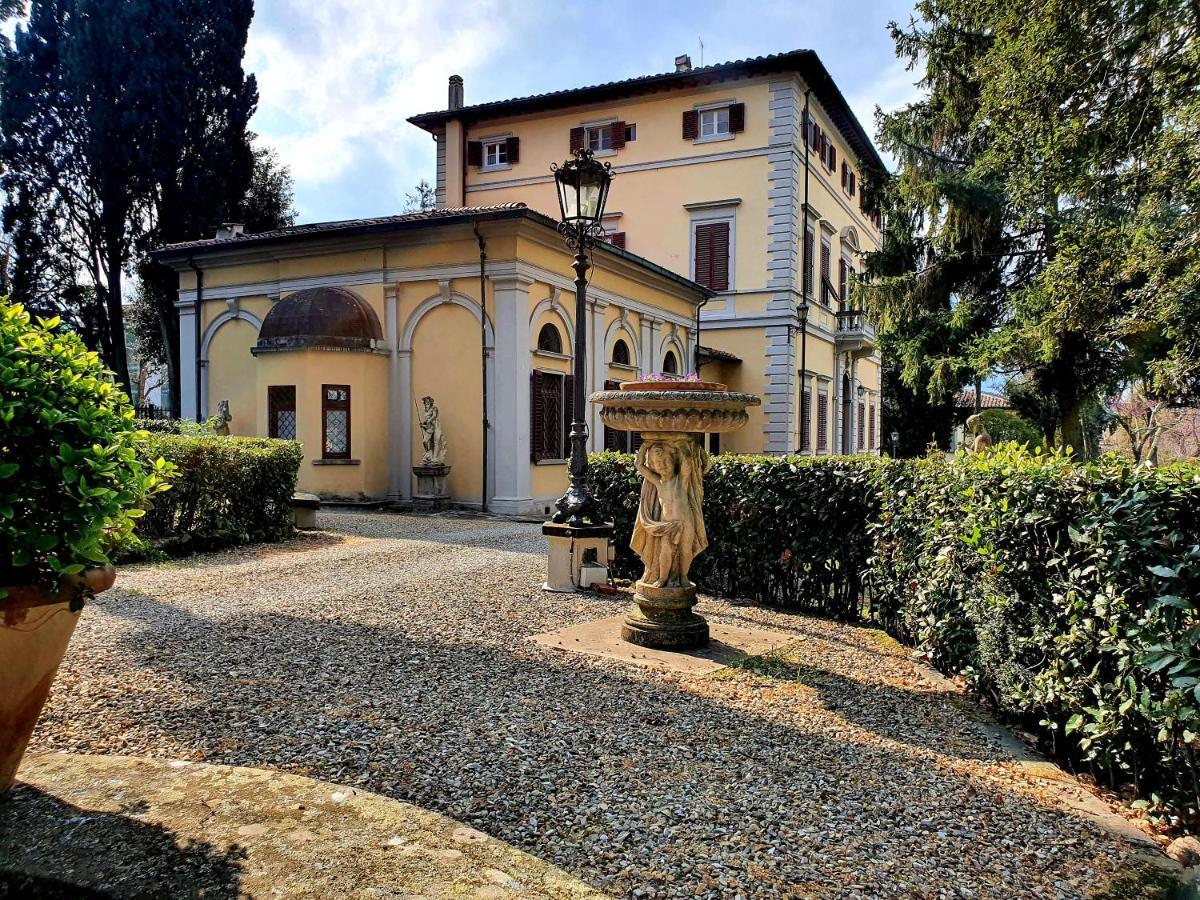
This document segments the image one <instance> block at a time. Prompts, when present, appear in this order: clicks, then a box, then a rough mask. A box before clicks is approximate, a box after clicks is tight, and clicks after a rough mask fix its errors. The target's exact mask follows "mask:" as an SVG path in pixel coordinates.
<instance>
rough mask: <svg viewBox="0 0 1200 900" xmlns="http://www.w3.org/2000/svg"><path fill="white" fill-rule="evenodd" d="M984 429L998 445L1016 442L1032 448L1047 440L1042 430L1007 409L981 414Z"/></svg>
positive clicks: (986, 410) (987, 411)
mask: <svg viewBox="0 0 1200 900" xmlns="http://www.w3.org/2000/svg"><path fill="white" fill-rule="evenodd" d="M980 415H981V416H982V417H983V427H984V428H986V429H987V433H988V434H989V435H991V437H992V440H993V441H994V442H995V443H997V444H1007V443H1008V442H1010V441H1016V442H1017V443H1018V444H1028V445H1029V446H1030V447H1040V446H1041V445H1042V444H1043V443H1044V441H1045V438H1044V436H1043V435H1042V432H1041V429H1039V428H1038V427H1037V426H1036V425H1034V424H1033V423H1032V422H1030V421H1029V420H1028V419H1026V418H1023V417H1022V416H1019V415H1017V414H1016V413H1015V412H1011V411H1009V410H1007V409H985V410H984V411H983V412H982V413H981V414H980Z"/></svg>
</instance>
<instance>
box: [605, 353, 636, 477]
mask: <svg viewBox="0 0 1200 900" xmlns="http://www.w3.org/2000/svg"><path fill="white" fill-rule="evenodd" d="M617 343H618V344H621V343H623V342H622V341H618V342H617ZM615 349H616V348H614V352H613V357H614V361H615V357H616V352H615ZM604 389H605V390H606V391H619V390H620V389H621V382H619V381H612V380H611V379H610V380H607V381H605V382H604ZM629 444H630V433H629V432H628V431H618V430H617V429H616V428H609V427H608V426H607V425H605V426H604V449H605V450H612V451H613V452H615V453H628V452H629Z"/></svg>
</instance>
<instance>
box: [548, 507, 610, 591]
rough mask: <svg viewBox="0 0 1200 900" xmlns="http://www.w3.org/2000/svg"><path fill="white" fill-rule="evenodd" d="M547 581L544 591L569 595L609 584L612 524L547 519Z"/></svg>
mask: <svg viewBox="0 0 1200 900" xmlns="http://www.w3.org/2000/svg"><path fill="white" fill-rule="evenodd" d="M542 534H544V535H545V536H546V544H547V552H546V583H545V584H543V585H542V590H544V591H557V592H558V593H563V594H570V593H574V592H575V591H578V590H586V589H588V588H591V587H594V586H595V585H597V584H608V552H609V547H610V546H611V545H612V534H613V529H612V526H611V525H586V526H584V527H583V528H572V527H571V526H570V525H559V524H557V523H556V522H546V523H545V524H544V525H542Z"/></svg>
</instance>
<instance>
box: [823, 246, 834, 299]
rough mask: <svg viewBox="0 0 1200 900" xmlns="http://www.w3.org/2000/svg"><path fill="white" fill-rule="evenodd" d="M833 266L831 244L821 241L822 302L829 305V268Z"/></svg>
mask: <svg viewBox="0 0 1200 900" xmlns="http://www.w3.org/2000/svg"><path fill="white" fill-rule="evenodd" d="M831 265H832V252H831V251H830V249H829V244H827V243H826V242H825V241H821V302H822V303H824V304H825V305H826V306H828V305H829V276H830V272H829V267H830V266H831Z"/></svg>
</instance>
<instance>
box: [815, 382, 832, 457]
mask: <svg viewBox="0 0 1200 900" xmlns="http://www.w3.org/2000/svg"><path fill="white" fill-rule="evenodd" d="M828 449H829V395H828V394H818V395H817V452H818V453H824V452H826V451H827V450H828Z"/></svg>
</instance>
